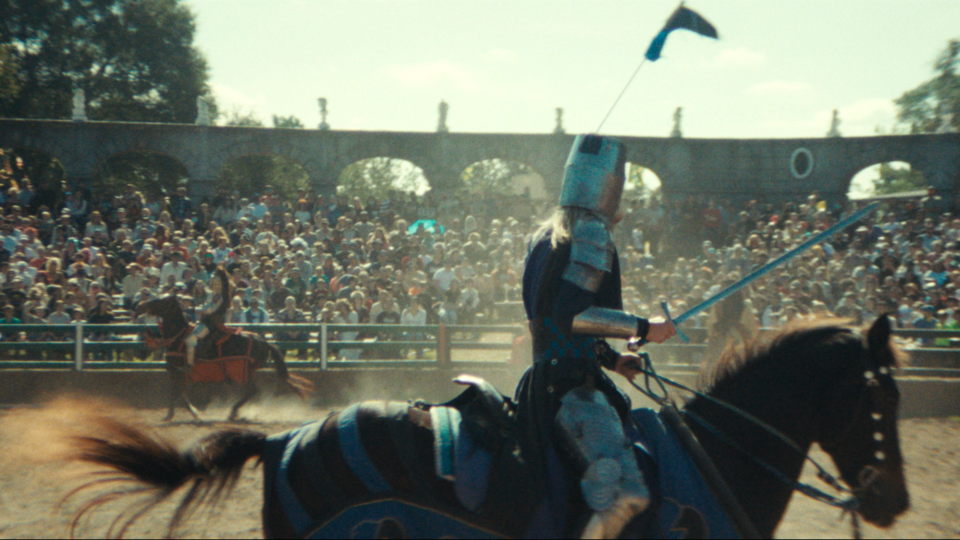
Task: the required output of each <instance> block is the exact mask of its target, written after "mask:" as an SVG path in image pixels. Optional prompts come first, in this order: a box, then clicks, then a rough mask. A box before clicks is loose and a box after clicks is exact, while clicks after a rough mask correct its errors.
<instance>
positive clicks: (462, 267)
mask: <svg viewBox="0 0 960 540" xmlns="http://www.w3.org/2000/svg"><path fill="white" fill-rule="evenodd" d="M4 165H6V167H4ZM18 167H19V168H21V169H22V164H21V163H17V167H14V169H13V170H12V169H11V167H10V162H9V160H8V161H7V162H6V163H3V162H0V169H3V174H2V175H0V182H3V183H4V186H3V187H4V189H3V190H2V193H0V199H2V200H0V205H2V211H3V214H2V220H0V244H2V245H0V308H2V313H3V318H2V319H0V335H2V337H3V339H16V336H17V333H16V332H15V330H14V329H10V328H9V325H11V324H16V323H21V322H22V323H42V322H48V323H56V324H64V323H69V322H76V321H87V322H110V321H112V320H129V318H128V317H129V315H130V314H131V313H133V312H134V311H135V308H136V306H137V304H138V303H140V302H143V301H145V300H148V299H152V298H155V297H157V296H158V295H163V294H168V293H171V292H174V291H176V292H177V293H178V294H179V295H180V297H181V298H182V299H183V305H184V309H185V311H186V313H187V315H188V317H194V309H193V308H194V306H196V305H199V304H201V303H203V302H204V301H205V300H206V299H207V298H208V296H209V295H210V294H211V293H210V291H209V290H208V288H207V282H208V281H209V279H210V276H211V274H212V271H213V269H214V268H216V267H217V266H218V265H222V266H223V267H224V268H225V269H226V270H227V272H228V274H229V275H230V276H231V280H232V283H233V290H234V295H233V297H232V298H231V299H230V302H231V306H232V309H231V311H230V314H229V320H228V322H237V323H257V322H277V323H288V322H290V323H293V322H327V323H338V324H358V323H359V324H365V323H372V324H404V325H426V324H437V323H446V324H471V323H477V322H492V321H493V320H494V319H493V318H492V316H493V315H494V313H495V306H497V305H505V304H511V303H513V304H515V303H516V302H518V301H519V300H520V286H521V285H520V283H521V276H522V273H523V265H524V258H525V254H526V243H527V240H528V238H529V235H530V233H531V232H532V231H534V230H535V229H536V228H537V226H538V224H539V220H540V219H541V218H543V217H546V215H545V213H546V212H549V210H550V209H551V207H552V204H551V203H552V201H536V200H532V199H530V198H529V197H526V196H520V197H516V196H514V197H494V196H485V197H481V198H480V199H479V200H476V199H471V198H467V197H458V196H450V197H435V196H433V195H432V194H431V193H428V194H426V195H423V196H416V195H414V194H412V193H391V194H390V195H389V196H387V197H383V198H376V199H375V198H370V199H368V200H365V201H364V200H360V199H359V198H350V197H347V196H345V195H337V196H332V197H325V196H323V195H320V194H317V193H311V192H310V191H308V190H303V189H301V190H299V193H298V194H297V196H296V198H295V199H289V200H285V199H284V198H283V197H280V196H278V195H277V194H276V193H274V190H273V189H272V188H271V187H270V186H266V187H265V188H264V191H263V193H262V194H258V195H257V196H255V197H249V198H244V197H241V196H240V194H239V193H237V192H235V191H232V190H230V189H227V188H224V189H221V190H220V191H219V192H218V193H217V194H216V195H215V196H214V197H211V198H209V199H203V200H194V199H192V198H191V197H190V196H189V195H188V193H187V190H186V189H185V188H180V189H178V190H176V192H175V193H173V194H170V195H169V196H168V197H163V198H161V197H155V198H152V197H147V196H145V195H144V194H143V193H141V192H139V191H138V190H137V189H136V188H135V187H134V186H133V185H128V186H126V188H125V189H124V190H123V192H122V193H119V194H113V193H91V192H90V191H89V190H85V189H82V188H79V187H78V188H75V189H73V190H71V191H70V192H68V193H63V194H62V202H57V203H51V204H49V205H48V204H47V203H46V199H44V200H42V201H39V202H38V201H37V199H36V197H37V196H38V194H37V192H35V191H34V189H33V187H32V186H31V183H30V180H29V178H27V177H26V176H24V175H20V176H19V177H18V176H17V175H16V174H15V173H16V168H18ZM854 206H855V203H844V204H828V202H826V201H823V200H821V199H820V198H819V196H818V195H817V194H811V195H809V196H808V197H806V198H804V199H802V200H798V201H795V202H793V203H787V204H780V205H772V204H764V203H762V202H757V201H750V202H747V203H743V204H734V203H731V202H729V201H722V200H721V201H714V200H711V199H707V198H704V197H695V196H691V197H688V198H685V199H682V200H671V201H666V202H661V201H660V200H659V199H658V198H652V199H647V200H643V199H639V198H638V199H635V200H634V199H633V198H632V197H631V198H628V202H625V204H624V220H623V222H622V223H621V224H620V225H619V226H618V228H617V231H616V235H617V238H618V242H617V244H618V246H619V248H620V258H621V273H622V277H623V291H624V302H625V304H626V305H625V308H626V309H627V310H631V311H633V312H635V313H638V314H642V315H656V314H657V312H658V311H659V307H658V306H659V300H660V299H661V298H666V299H668V300H669V301H670V302H671V303H672V304H673V309H674V310H675V312H682V311H683V310H684V308H685V307H690V306H692V305H694V304H696V303H699V302H700V301H702V300H703V299H705V298H707V297H709V296H710V295H711V294H713V293H715V292H716V291H718V290H719V289H720V288H721V287H722V285H723V284H725V283H729V282H731V281H732V280H736V279H739V278H740V277H741V276H743V275H745V274H746V273H748V272H750V270H751V268H756V267H758V266H760V265H762V264H764V263H765V262H767V261H769V260H772V259H773V258H776V257H777V256H779V255H780V254H782V253H783V252H785V251H786V250H788V249H790V248H791V247H793V246H794V245H796V244H798V243H799V242H802V241H803V240H804V239H805V238H807V237H809V235H811V234H815V233H816V232H817V231H818V230H822V229H824V228H826V227H829V226H830V225H831V224H832V223H834V222H835V221H836V220H837V219H838V218H839V217H841V216H842V215H843V214H844V213H845V212H849V211H851V210H852V209H853V208H854ZM955 215H956V214H954V213H953V205H952V204H950V203H949V202H947V201H942V200H940V199H939V198H938V197H936V196H933V195H931V196H929V197H926V198H924V199H922V200H921V199H895V200H890V201H888V202H887V203H886V204H884V205H883V207H882V209H881V210H880V211H878V212H877V214H876V215H875V216H874V217H872V218H869V219H865V220H863V221H861V222H860V223H859V224H857V225H855V226H853V227H850V228H848V229H847V230H846V231H845V232H843V233H841V234H838V235H836V236H834V237H832V238H831V239H829V240H828V241H827V242H824V243H822V244H820V245H818V246H816V247H814V248H813V249H811V250H809V251H808V252H806V253H805V254H804V255H803V256H802V257H800V258H798V259H795V260H794V261H793V262H792V263H790V264H787V265H785V266H783V267H781V268H779V269H778V270H776V271H774V272H773V273H771V274H769V275H768V276H767V277H766V278H764V279H762V280H760V281H758V282H756V283H755V284H754V285H753V286H751V287H750V289H749V290H748V291H747V297H748V298H747V300H748V306H749V308H750V309H751V310H752V312H753V313H754V314H755V316H756V317H757V319H758V322H759V324H760V325H761V326H763V327H776V326H780V325H782V324H784V323H786V322H787V321H789V320H791V319H793V318H796V317H803V316H810V315H828V314H834V315H838V316H843V317H850V318H852V319H855V320H857V321H866V320H868V319H870V318H872V317H874V316H876V315H878V314H880V313H883V312H889V313H892V314H894V315H895V317H896V319H897V324H898V326H899V327H901V328H957V320H960V252H958V250H957V246H958V242H960V216H957V217H954V216H955ZM517 315H518V317H516V318H515V319H514V320H511V321H509V322H520V321H521V320H522V318H521V317H519V315H520V313H517ZM496 322H505V321H502V320H498V321H496ZM695 324H697V323H696V322H695ZM699 324H704V321H702V320H700V321H699ZM286 337H287V339H300V338H303V335H302V334H297V333H295V332H294V333H290V335H289V336H286ZM339 337H340V339H341V340H345V341H353V340H355V339H360V338H368V337H374V336H369V335H363V334H360V333H358V332H345V333H343V335H341V336H339ZM379 337H380V338H383V339H387V336H385V335H384V336H379ZM410 337H411V338H416V337H418V336H414V335H411V336H410ZM419 337H422V336H419ZM414 340H415V339H414ZM413 352H417V351H413ZM301 353H302V354H305V351H301ZM340 354H341V356H344V357H350V358H356V357H359V356H360V354H361V351H359V350H356V349H347V350H342V351H340Z"/></svg>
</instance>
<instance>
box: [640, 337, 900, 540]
mask: <svg viewBox="0 0 960 540" xmlns="http://www.w3.org/2000/svg"><path fill="white" fill-rule="evenodd" d="M639 356H640V360H641V362H642V363H643V365H642V366H640V369H639V371H640V372H641V373H643V375H644V387H641V386H640V385H638V384H636V383H635V382H633V380H631V379H627V380H628V381H629V382H630V384H631V385H632V386H633V387H634V388H636V389H637V390H638V391H639V392H640V393H642V394H644V395H645V396H647V397H648V398H650V399H652V400H653V401H655V402H656V403H658V404H659V405H661V406H663V405H675V404H674V402H673V399H672V398H670V396H669V395H668V392H667V389H666V386H672V387H674V388H677V389H679V390H683V391H684V392H690V393H692V394H694V395H696V396H698V397H701V398H703V399H705V400H707V401H709V402H711V403H714V404H715V405H718V406H720V407H722V408H724V409H727V410H728V411H730V412H732V413H734V414H736V415H738V416H740V417H741V418H743V419H745V420H747V421H748V422H750V423H752V424H754V425H756V426H757V427H759V428H760V429H762V430H763V431H766V432H767V433H769V434H770V435H772V436H773V437H774V438H777V439H779V440H780V441H781V442H783V443H784V444H786V445H787V446H788V447H789V448H791V449H792V450H793V451H794V452H796V453H797V454H798V455H800V456H802V457H803V459H804V461H809V462H810V463H811V464H813V466H814V467H815V468H816V469H817V478H819V479H820V480H821V481H822V482H824V483H826V484H827V485H829V486H830V487H832V488H833V489H834V490H836V491H837V492H838V493H840V494H841V495H842V496H844V497H843V498H839V497H837V496H834V495H830V494H829V493H825V492H823V491H822V490H820V489H818V488H816V487H814V486H811V485H809V484H804V483H802V482H800V481H798V480H792V479H790V478H788V477H787V476H786V475H785V474H783V473H782V472H780V471H779V470H777V469H776V468H775V467H773V466H772V465H770V464H769V463H766V462H765V461H763V460H762V459H760V458H759V457H757V456H755V455H753V454H752V453H750V452H748V451H747V450H746V449H744V448H743V447H741V446H740V445H739V444H737V443H736V442H735V441H733V440H732V439H730V437H728V436H727V435H725V434H724V433H723V432H721V431H720V430H718V429H717V428H716V427H714V426H713V425H711V424H710V423H708V422H707V421H705V420H703V419H702V418H700V417H699V416H698V415H696V414H694V413H692V412H690V411H686V410H684V411H683V414H684V416H686V417H687V418H689V419H691V420H693V421H694V422H695V423H696V424H697V425H699V426H700V427H702V428H703V429H705V430H706V431H707V432H709V433H710V434H712V435H713V436H714V437H716V438H717V439H719V440H720V441H722V442H723V443H725V444H726V445H727V446H730V447H732V448H734V449H735V450H737V451H738V452H740V453H742V454H744V455H745V456H747V457H749V458H750V459H751V460H752V461H753V462H754V463H755V464H757V465H759V466H760V468H762V469H763V470H765V471H767V473H769V474H770V475H771V476H773V477H774V478H776V479H777V480H779V481H780V482H781V483H783V484H785V485H786V486H788V487H789V488H791V490H793V491H799V492H800V493H802V494H804V495H806V496H807V497H809V498H811V499H813V500H815V501H819V502H822V503H824V504H827V505H829V506H833V507H835V508H839V509H840V510H842V511H843V513H844V514H850V525H851V528H852V536H853V538H854V539H856V540H860V539H861V538H862V534H861V530H860V520H859V514H858V511H859V508H860V497H859V496H858V494H859V493H862V492H864V491H865V490H866V489H868V488H869V487H870V485H871V484H873V482H875V481H876V480H877V478H879V474H878V473H877V470H876V468H874V467H872V466H871V465H869V464H867V465H864V466H863V467H862V468H861V470H860V471H859V472H858V475H857V476H858V480H859V482H860V485H859V486H858V487H857V488H856V489H850V488H847V487H846V486H844V485H843V484H842V483H841V481H840V479H838V478H837V477H836V476H834V475H832V474H830V473H829V472H828V471H827V470H826V469H825V468H824V467H823V466H822V465H820V464H819V463H817V461H816V460H815V459H813V458H812V457H810V456H809V454H808V453H807V452H805V451H804V450H803V449H802V448H800V447H799V445H797V443H796V442H794V441H793V440H792V439H790V438H789V437H787V436H786V435H784V434H783V433H782V432H781V431H780V430H778V429H776V428H774V427H773V426H770V425H769V424H767V423H766V422H764V421H763V420H760V419H759V418H757V417H755V416H754V415H752V414H750V413H748V412H747V411H744V410H743V409H740V408H739V407H737V406H735V405H733V404H731V403H727V402H725V401H723V400H720V399H717V398H714V397H713V396H710V395H707V394H706V393H704V392H700V391H699V390H695V389H693V388H690V387H688V386H686V385H684V384H682V383H679V382H677V381H674V380H671V379H669V378H667V377H664V376H662V375H659V374H658V373H657V372H656V370H655V369H654V368H653V364H652V362H651V361H650V355H649V354H647V353H639ZM877 371H878V372H879V373H880V374H881V375H884V376H886V375H889V373H890V369H889V368H887V367H885V366H881V367H879V368H877ZM864 379H865V380H866V382H865V383H864V385H863V386H862V387H861V393H860V397H859V399H858V400H857V407H856V409H855V410H854V413H853V414H852V415H851V417H850V420H849V422H848V423H847V426H846V427H845V428H844V429H843V430H842V431H841V432H840V435H838V436H837V438H835V439H834V440H833V441H832V442H831V443H827V444H828V445H829V446H836V445H838V444H839V443H840V442H841V441H843V440H845V439H846V438H847V437H848V436H849V433H850V432H852V431H853V428H854V425H855V423H856V421H857V418H859V417H860V411H861V410H863V407H864V404H865V402H866V401H867V399H868V397H869V398H872V397H873V395H874V394H873V393H874V392H877V391H879V389H880V383H879V381H878V379H877V376H876V374H875V373H874V372H873V371H871V370H870V369H867V370H865V371H864ZM651 380H653V381H655V382H656V384H657V386H658V387H659V388H660V389H661V392H662V394H658V393H657V392H656V391H654V390H653V389H652V388H651V384H650V381H651ZM871 401H873V402H876V400H872V399H871ZM870 415H871V418H872V419H873V420H874V421H875V422H879V421H880V420H882V419H883V416H882V415H881V413H879V412H877V411H873V412H871V413H870ZM884 437H885V436H884V434H883V433H882V432H881V431H879V429H878V430H877V431H875V432H874V436H873V440H874V442H875V443H878V444H879V443H880V442H882V441H883V439H884ZM820 446H821V447H822V448H824V449H825V450H826V447H825V446H824V443H822V442H821V443H820ZM873 457H874V459H876V460H877V461H880V462H882V461H883V460H884V459H885V457H886V456H885V455H884V454H883V452H882V451H881V450H880V449H879V448H877V449H876V451H875V452H874V454H873ZM865 471H866V472H868V474H869V476H867V477H864V472H865Z"/></svg>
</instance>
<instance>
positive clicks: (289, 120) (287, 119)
mask: <svg viewBox="0 0 960 540" xmlns="http://www.w3.org/2000/svg"><path fill="white" fill-rule="evenodd" d="M273 127H275V128H278V129H303V123H301V122H300V119H299V118H297V117H296V116H293V115H290V116H277V115H273Z"/></svg>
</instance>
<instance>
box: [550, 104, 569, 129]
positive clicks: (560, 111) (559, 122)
mask: <svg viewBox="0 0 960 540" xmlns="http://www.w3.org/2000/svg"><path fill="white" fill-rule="evenodd" d="M566 132H567V131H566V130H565V129H563V107H557V127H555V128H553V133H554V134H556V135H563V134H564V133H566Z"/></svg>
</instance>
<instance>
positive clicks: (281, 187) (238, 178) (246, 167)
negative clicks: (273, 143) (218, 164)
mask: <svg viewBox="0 0 960 540" xmlns="http://www.w3.org/2000/svg"><path fill="white" fill-rule="evenodd" d="M309 180H310V177H309V175H308V174H307V171H306V170H304V168H303V167H302V166H301V165H300V164H299V163H297V162H295V161H292V160H290V159H288V158H285V157H281V156H274V155H270V154H257V155H248V156H243V157H240V158H237V159H235V160H233V161H231V162H230V163H228V164H227V166H226V167H224V168H223V170H222V171H221V172H220V181H221V182H222V183H223V185H225V186H226V187H228V188H229V189H236V190H237V191H239V192H240V196H241V197H255V196H257V195H262V194H263V193H264V191H265V188H266V186H272V187H273V190H274V192H276V194H277V195H279V196H280V197H281V198H283V199H284V200H286V201H291V202H292V201H294V200H295V198H296V196H297V190H298V189H299V188H308V187H309Z"/></svg>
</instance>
